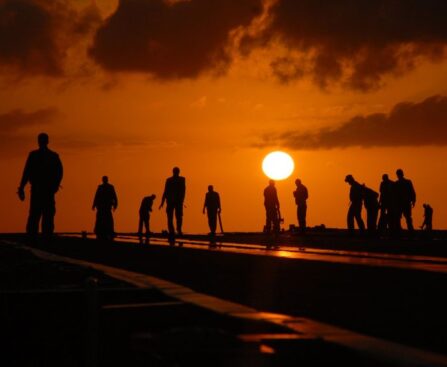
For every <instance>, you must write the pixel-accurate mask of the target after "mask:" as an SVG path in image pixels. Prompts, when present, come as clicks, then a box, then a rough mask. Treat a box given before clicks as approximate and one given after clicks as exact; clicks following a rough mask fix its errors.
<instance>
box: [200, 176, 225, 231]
mask: <svg viewBox="0 0 447 367" xmlns="http://www.w3.org/2000/svg"><path fill="white" fill-rule="evenodd" d="M205 209H206V214H207V215H208V225H209V227H210V234H211V235H212V236H214V235H215V234H216V228H217V215H218V213H220V211H221V207H220V196H219V194H218V193H217V192H216V191H214V187H213V186H212V185H209V186H208V192H207V193H206V194H205V203H204V204H203V213H204V214H205Z"/></svg>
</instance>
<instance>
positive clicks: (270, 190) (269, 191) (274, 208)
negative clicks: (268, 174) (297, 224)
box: [264, 180, 280, 234]
mask: <svg viewBox="0 0 447 367" xmlns="http://www.w3.org/2000/svg"><path fill="white" fill-rule="evenodd" d="M264 207H265V214H266V222H265V229H264V232H265V233H270V232H271V230H272V225H273V232H274V233H275V234H278V233H279V221H280V218H279V200H278V192H277V191H276V187H275V181H273V180H270V181H269V185H268V186H267V187H266V188H265V189H264Z"/></svg>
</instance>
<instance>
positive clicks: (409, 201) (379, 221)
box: [345, 168, 433, 234]
mask: <svg viewBox="0 0 447 367" xmlns="http://www.w3.org/2000/svg"><path fill="white" fill-rule="evenodd" d="M396 177H397V180H396V181H392V180H390V178H389V176H388V174H384V175H383V176H382V182H381V183H380V188H379V192H380V193H378V192H376V191H374V190H373V189H371V188H369V187H367V186H366V185H364V184H363V185H362V184H360V183H358V182H357V181H356V180H355V179H354V177H353V176H352V175H347V176H346V178H345V182H347V183H348V184H349V185H350V186H351V189H350V191H349V199H350V201H351V204H350V206H349V210H348V218H347V223H348V229H349V230H350V231H353V230H354V220H355V222H356V223H357V226H358V228H359V230H360V231H361V232H364V231H365V224H364V222H363V219H362V216H361V212H362V206H363V205H364V206H365V209H366V231H368V233H370V234H376V233H377V232H379V233H390V234H398V233H399V232H400V231H401V230H402V226H401V219H402V217H404V218H405V221H406V224H407V229H408V231H409V232H410V233H412V232H413V231H414V226H413V218H412V209H413V208H414V206H415V205H416V191H415V190H414V186H413V183H412V182H411V180H409V179H407V178H405V176H404V172H403V170H402V169H400V168H399V169H398V170H397V171H396ZM423 207H424V222H423V224H422V226H421V228H423V229H426V230H428V231H431V230H432V220H433V209H432V207H431V206H430V205H429V204H423ZM379 214H380V216H379Z"/></svg>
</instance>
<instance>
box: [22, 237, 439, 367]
mask: <svg viewBox="0 0 447 367" xmlns="http://www.w3.org/2000/svg"><path fill="white" fill-rule="evenodd" d="M14 245H18V246H20V247H22V248H24V249H26V250H29V251H31V252H32V253H33V254H34V255H36V256H38V257H40V258H42V259H44V260H49V261H63V262H67V263H70V264H75V265H79V266H84V267H91V268H93V269H96V270H98V271H102V272H104V273H106V274H107V275H109V276H111V277H114V278H116V279H119V280H122V281H125V282H128V283H130V284H133V285H134V286H136V287H140V288H152V287H155V288H157V289H158V290H160V291H161V292H163V293H164V294H166V295H168V296H171V297H174V298H176V299H178V300H180V301H183V302H187V303H190V304H193V305H196V306H199V307H202V308H204V309H208V310H211V311H214V312H217V313H219V314H222V315H228V316H231V317H235V318H241V319H246V320H258V321H265V322H270V323H273V324H276V325H280V326H282V327H286V328H288V329H290V330H292V331H293V332H295V333H297V334H299V335H300V336H305V337H308V338H319V339H322V340H324V341H326V342H330V343H334V344H336V345H340V346H343V347H347V348H349V349H351V350H353V351H356V352H359V353H361V354H363V355H365V356H368V357H370V358H373V359H375V360H378V361H381V362H384V363H388V364H390V363H391V364H393V365H396V366H406V367H437V366H447V357H445V356H443V355H440V354H436V353H432V352H427V351H424V350H420V349H417V348H412V347H407V346H404V345H401V344H398V343H394V342H389V341H386V340H383V339H379V338H374V337H370V336H367V335H363V334H359V333H355V332H352V331H349V330H346V329H342V328H339V327H335V326H332V325H329V324H325V323H321V322H317V321H314V320H311V319H308V318H302V317H292V316H288V315H283V314H277V313H268V312H260V311H257V310H255V309H253V308H250V307H247V306H244V305H241V304H238V303H234V302H230V301H226V300H222V299H219V298H217V297H213V296H209V295H206V294H202V293H198V292H195V291H193V290H192V289H190V288H187V287H184V286H180V285H178V284H175V283H172V282H169V281H166V280H162V279H159V278H156V277H153V276H150V275H146V274H141V273H135V272H131V271H127V270H122V269H119V268H115V267H110V266H106V265H101V264H97V263H91V262H87V261H82V260H75V259H72V258H68V257H63V256H58V255H54V254H51V253H48V252H44V251H41V250H37V249H34V248H30V247H27V246H22V245H20V244H16V243H14Z"/></svg>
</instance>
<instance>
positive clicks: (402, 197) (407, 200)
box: [395, 168, 416, 232]
mask: <svg viewBox="0 0 447 367" xmlns="http://www.w3.org/2000/svg"><path fill="white" fill-rule="evenodd" d="M396 176H397V181H396V184H395V185H396V196H397V203H398V216H397V218H398V228H399V229H401V224H400V220H401V218H402V215H403V216H404V217H405V220H406V222H407V229H408V230H409V231H410V232H413V230H414V228H413V218H412V217H411V209H412V208H413V207H414V205H415V204H416V192H415V191H414V187H413V183H412V182H411V180H407V179H406V178H405V177H404V171H402V170H401V169H400V168H399V169H398V170H397V171H396Z"/></svg>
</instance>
